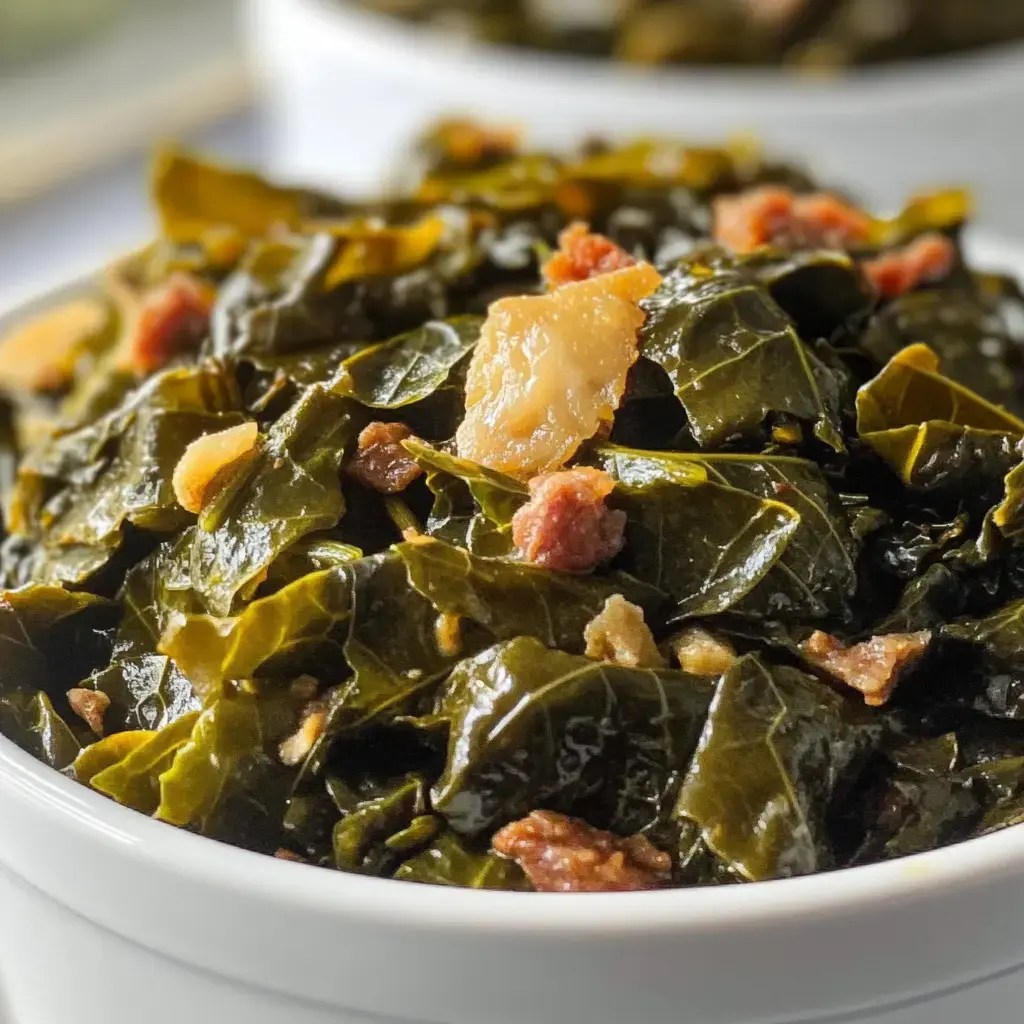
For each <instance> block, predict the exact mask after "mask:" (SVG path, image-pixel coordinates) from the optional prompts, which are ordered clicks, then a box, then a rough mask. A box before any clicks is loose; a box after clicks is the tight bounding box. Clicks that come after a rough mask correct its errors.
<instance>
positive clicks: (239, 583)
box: [188, 385, 357, 615]
mask: <svg viewBox="0 0 1024 1024" xmlns="http://www.w3.org/2000/svg"><path fill="white" fill-rule="evenodd" d="M356 429H357V420H356V418H355V416H354V415H353V412H352V409H351V403H350V402H349V401H348V400H347V399H343V398H339V397H337V396H335V395H332V394H331V393H330V392H329V391H327V390H326V389H324V388H323V387H321V386H319V385H318V386H315V387H312V388H310V389H309V390H308V391H307V392H306V393H305V394H304V395H303V396H302V397H301V398H300V399H299V401H298V402H296V404H295V405H294V406H293V407H292V409H291V410H289V412H288V413H287V414H286V415H285V416H283V417H282V418H281V419H280V420H278V421H277V422H276V423H275V424H274V425H273V427H271V429H270V431H269V433H268V435H267V439H266V444H265V445H264V446H263V447H262V448H261V450H260V452H259V454H258V456H257V457H256V458H255V459H253V460H251V461H250V463H249V464H248V465H247V466H246V467H245V470H244V471H243V472H242V473H240V474H237V475H236V478H235V479H234V480H233V481H232V482H231V484H230V485H229V486H228V487H226V488H225V489H224V490H223V491H222V492H221V493H220V494H218V495H217V496H216V498H215V499H214V500H213V501H212V502H210V503H209V504H208V505H207V506H206V507H205V508H204V509H203V514H202V517H201V520H200V529H198V530H197V531H196V532H195V533H194V534H193V538H192V547H191V551H190V552H189V562H188V571H189V575H190V578H191V581H192V587H193V589H194V591H195V592H196V593H197V594H198V595H199V596H200V598H201V599H202V600H203V601H204V602H205V604H206V605H207V607H208V608H209V610H210V612H211V613H212V614H214V615H228V614H230V612H231V610H232V605H233V604H234V601H235V598H236V596H237V595H238V594H239V592H240V591H242V590H243V588H245V587H247V586H249V587H254V585H255V584H258V583H259V582H260V580H261V577H262V575H263V574H264V573H266V572H267V571H268V569H269V567H270V565H271V563H272V562H273V561H274V559H275V558H276V557H277V556H278V555H279V554H280V553H281V552H282V551H284V550H285V549H286V548H288V547H289V546H290V545H292V544H293V543H295V542H296V541H297V540H300V539H301V538H302V537H305V536H307V535H308V534H311V533H314V532H316V531H318V530H325V529H329V528H331V527H333V526H334V525H335V524H336V523H337V522H338V520H339V519H340V518H341V515H342V513H343V511H344V501H343V499H342V494H341V482H340V479H339V468H340V464H341V459H342V454H343V452H344V448H345V445H346V444H347V442H348V441H349V440H350V439H351V438H352V436H353V435H354V433H355V432H356Z"/></svg>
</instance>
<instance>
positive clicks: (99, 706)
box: [67, 686, 110, 736]
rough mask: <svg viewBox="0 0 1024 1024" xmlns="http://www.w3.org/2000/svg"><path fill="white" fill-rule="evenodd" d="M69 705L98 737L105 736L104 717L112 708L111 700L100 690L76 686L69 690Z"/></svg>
mask: <svg viewBox="0 0 1024 1024" xmlns="http://www.w3.org/2000/svg"><path fill="white" fill-rule="evenodd" d="M67 697H68V705H69V706H70V708H71V710H72V711H74V713H75V714H76V715H78V717H79V718H81V719H82V721H83V722H85V724H86V725H87V726H89V728H90V729H92V731H93V732H94V733H95V734H96V735H97V736H102V735H103V716H104V715H105V714H106V713H107V708H109V707H110V698H109V697H108V696H107V695H106V694H105V693H101V692H100V691H99V690H87V689H85V688H83V687H81V686H75V687H73V688H72V689H70V690H68V693H67Z"/></svg>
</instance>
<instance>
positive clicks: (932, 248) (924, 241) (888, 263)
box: [861, 231, 956, 299]
mask: <svg viewBox="0 0 1024 1024" xmlns="http://www.w3.org/2000/svg"><path fill="white" fill-rule="evenodd" d="M955 262H956V246H954V245H953V243H952V242H951V241H950V240H949V239H948V238H947V237H946V236H945V235H940V234H939V233H938V232H937V231H930V232H929V233H928V234H926V235H921V236H920V237H919V238H915V239H914V240H913V241H912V242H910V243H909V244H908V245H905V246H904V247H903V248H902V249H897V250H896V251H895V252H887V253H883V254H882V255H881V256H878V257H876V258H875V259H873V260H865V261H864V262H863V263H862V264H861V266H862V268H863V270H864V273H865V274H866V275H867V278H868V280H869V281H870V282H871V283H872V284H873V285H874V286H875V288H876V289H877V290H878V293H879V295H881V296H882V298H883V299H895V298H898V297H899V296H900V295H904V294H906V293H907V292H909V291H913V289H915V288H917V287H918V286H919V285H922V284H932V283H934V282H935V281H941V280H942V279H943V278H944V277H946V276H947V275H948V274H949V272H950V271H951V270H952V269H953V264H954V263H955Z"/></svg>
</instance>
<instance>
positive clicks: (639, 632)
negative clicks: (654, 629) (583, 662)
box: [583, 594, 665, 668]
mask: <svg viewBox="0 0 1024 1024" xmlns="http://www.w3.org/2000/svg"><path fill="white" fill-rule="evenodd" d="M583 639H584V641H585V642H586V645H587V648H586V650H585V651H584V653H585V654H586V656H587V657H588V658H595V659H596V660H598V661H611V662H614V663H615V664H616V665H625V666H626V667H627V668H664V666H665V659H664V657H662V654H661V651H659V650H658V645H657V644H656V643H655V642H654V636H653V635H652V634H651V631H650V629H649V627H648V625H647V623H646V622H645V621H644V612H643V609H642V608H638V607H637V606H636V605H635V604H632V603H631V602H629V601H627V600H626V599H625V598H624V597H623V596H622V595H621V594H612V596H611V597H609V598H608V600H606V601H605V603H604V607H603V608H602V609H601V611H600V612H598V614H597V615H595V616H594V618H592V619H591V620H590V621H589V622H588V623H587V625H586V627H585V628H584V630H583Z"/></svg>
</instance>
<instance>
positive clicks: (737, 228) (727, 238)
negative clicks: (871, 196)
mask: <svg viewBox="0 0 1024 1024" xmlns="http://www.w3.org/2000/svg"><path fill="white" fill-rule="evenodd" d="M714 221H715V229H714V234H715V239H716V241H719V242H721V243H722V244H723V245H726V246H728V247H729V248H730V249H732V250H733V252H738V253H747V252H753V251H754V250H755V249H760V248H761V247H762V246H765V245H776V246H779V247H781V248H783V249H814V248H828V249H846V248H849V247H851V246H855V245H859V244H863V243H864V242H866V241H867V240H868V238H869V237H870V233H871V220H870V218H869V217H868V216H867V215H866V214H865V213H862V212H861V211H860V210H858V209H856V208H855V207H853V206H850V205H848V204H847V203H844V202H843V201H842V200H841V199H839V198H837V197H836V196H833V195H830V194H828V193H827V192H815V193H812V194H810V195H797V194H796V193H795V192H793V191H792V190H791V189H788V188H785V187H784V186H782V185H761V186H758V187H757V188H752V189H749V190H748V191H746V192H742V193H740V194H739V195H732V196H719V197H718V198H717V199H716V200H715V204H714Z"/></svg>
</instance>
